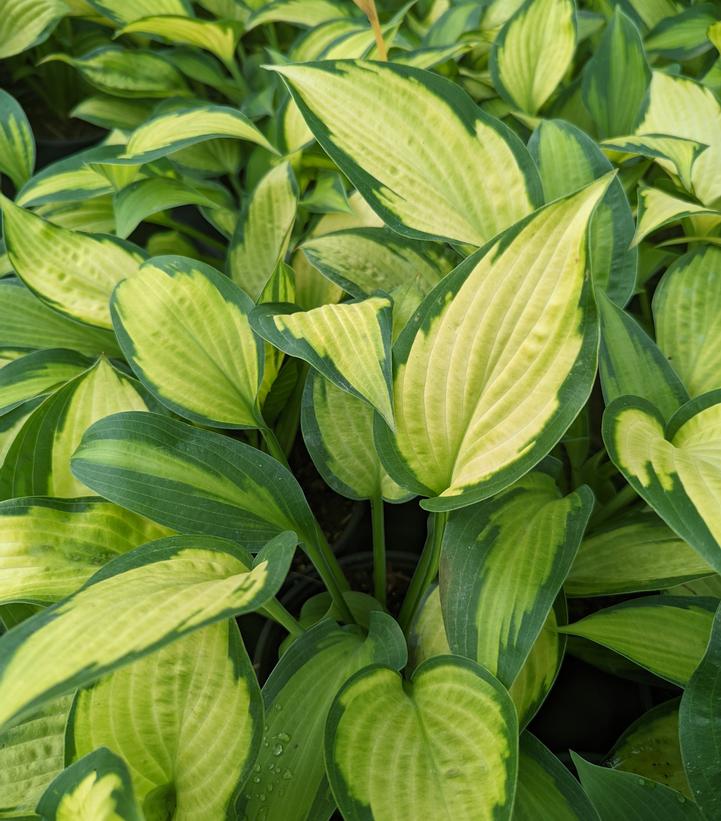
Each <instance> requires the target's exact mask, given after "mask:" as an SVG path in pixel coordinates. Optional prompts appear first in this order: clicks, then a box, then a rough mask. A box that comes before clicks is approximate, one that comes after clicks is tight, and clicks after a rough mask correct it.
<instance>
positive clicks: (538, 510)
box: [440, 473, 594, 687]
mask: <svg viewBox="0 0 721 821" xmlns="http://www.w3.org/2000/svg"><path fill="white" fill-rule="evenodd" d="M593 503H594V502H593V494H592V493H591V491H590V490H589V489H588V488H587V487H582V488H581V489H579V490H578V491H576V492H575V493H573V494H571V495H569V496H566V497H564V496H562V495H561V493H560V492H559V490H558V488H557V487H556V484H555V482H554V481H553V479H552V478H551V477H550V476H547V475H546V474H544V473H529V474H528V475H527V476H525V477H524V478H523V479H521V480H520V481H519V482H518V483H516V484H515V485H513V486H512V487H511V488H509V489H508V490H506V491H505V492H504V493H502V494H501V495H499V496H497V497H496V498H495V499H493V500H492V501H487V502H484V503H481V504H479V505H474V506H473V507H470V508H467V509H466V510H463V511H460V512H458V513H456V514H454V515H453V516H451V518H450V520H449V523H448V526H447V528H446V531H445V533H444V538H443V552H442V555H441V568H440V591H441V602H442V604H443V619H444V622H445V625H446V633H447V635H448V643H449V645H450V647H451V650H452V651H453V652H454V653H457V654H459V655H463V656H466V657H468V658H471V659H473V660H474V661H477V662H478V663H479V664H482V665H483V666H484V667H485V668H486V669H487V670H489V671H490V672H491V673H493V674H494V675H495V676H497V677H498V679H499V680H500V681H501V682H502V683H503V684H504V685H505V686H506V687H510V686H511V684H512V683H513V680H514V679H515V678H516V676H517V675H518V672H519V671H520V669H521V667H522V666H523V663H524V662H525V660H526V657H527V656H528V654H529V652H530V651H531V647H532V646H533V644H534V642H535V641H536V638H537V637H538V635H539V633H540V632H541V629H542V627H543V624H544V622H545V621H546V618H547V616H548V614H549V612H550V610H551V608H552V606H553V602H554V600H555V598H556V596H557V595H558V592H559V590H560V589H561V585H562V584H563V581H564V579H565V578H566V575H567V574H568V570H569V568H570V567H571V563H572V562H573V558H574V556H575V554H576V551H577V549H578V545H579V544H580V542H581V538H582V536H583V531H584V530H585V527H586V523H587V521H588V517H589V516H590V514H591V510H592V509H593Z"/></svg>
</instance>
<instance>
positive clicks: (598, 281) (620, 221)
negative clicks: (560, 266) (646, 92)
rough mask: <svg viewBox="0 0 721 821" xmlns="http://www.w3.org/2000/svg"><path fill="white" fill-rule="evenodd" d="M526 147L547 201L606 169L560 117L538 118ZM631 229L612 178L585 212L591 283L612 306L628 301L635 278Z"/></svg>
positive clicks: (629, 215)
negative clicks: (590, 212)
mask: <svg viewBox="0 0 721 821" xmlns="http://www.w3.org/2000/svg"><path fill="white" fill-rule="evenodd" d="M528 148H529V151H530V152H531V155H532V156H533V158H534V159H535V161H536V163H537V165H538V169H539V171H540V173H541V179H542V181H543V190H544V193H545V195H546V200H547V201H551V200H555V199H558V198H559V197H564V196H566V195H567V194H572V193H574V192H575V191H577V190H578V189H579V188H582V187H583V186H584V185H588V184H589V183H591V182H593V181H594V179H598V178H599V177H602V176H603V175H604V174H607V173H608V172H609V171H611V169H612V166H611V163H610V162H609V161H608V160H607V159H606V158H605V157H604V156H603V154H602V152H601V151H600V150H599V148H598V146H597V145H596V143H595V142H594V141H593V140H592V139H591V138H590V137H588V136H587V135H586V134H584V132H583V131H581V129H579V128H576V127H575V126H572V125H570V124H569V123H566V122H564V121H563V120H543V121H542V122H541V124H540V125H539V126H538V127H537V128H536V130H535V131H534V132H533V134H532V135H531V139H530V140H529V142H528ZM635 228H636V226H635V223H634V220H633V215H632V213H631V207H630V205H629V204H628V199H627V197H626V194H625V192H624V190H623V186H622V184H621V181H620V180H618V179H614V180H613V181H612V182H611V184H610V185H609V186H608V191H606V194H605V195H604V197H603V199H602V200H601V201H600V202H599V204H598V207H597V208H596V210H595V212H594V214H593V216H592V217H591V222H590V224H589V229H588V256H589V261H590V267H591V276H592V277H593V283H594V285H595V286H596V288H601V289H603V290H604V291H605V292H606V293H607V294H608V296H609V297H610V298H611V299H612V300H613V301H614V302H615V303H617V304H618V305H625V304H626V303H627V302H628V300H629V299H630V298H631V296H632V294H633V291H634V286H635V282H636V268H637V266H638V251H637V249H635V248H629V245H630V243H631V240H632V239H633V235H634V231H635Z"/></svg>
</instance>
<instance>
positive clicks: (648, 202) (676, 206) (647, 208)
mask: <svg viewBox="0 0 721 821" xmlns="http://www.w3.org/2000/svg"><path fill="white" fill-rule="evenodd" d="M704 153H706V152H704ZM702 156H703V155H702ZM687 218H691V219H697V220H701V221H702V222H701V225H702V233H706V231H707V230H710V229H712V228H715V227H716V226H717V225H719V224H721V212H719V211H717V210H715V209H714V208H706V207H705V206H703V205H699V203H697V202H691V201H690V200H687V199H682V198H681V197H680V196H676V195H675V194H669V193H668V192H666V191H662V190H661V189H660V188H648V187H646V186H643V187H641V188H639V190H638V217H637V225H636V233H635V235H634V238H633V243H632V244H633V246H634V247H635V246H637V245H639V244H640V243H641V240H643V239H645V238H646V237H647V236H648V235H649V234H652V233H653V232H654V231H658V230H659V229H660V228H664V227H666V226H667V225H672V224H673V223H676V222H681V221H682V220H685V219H687Z"/></svg>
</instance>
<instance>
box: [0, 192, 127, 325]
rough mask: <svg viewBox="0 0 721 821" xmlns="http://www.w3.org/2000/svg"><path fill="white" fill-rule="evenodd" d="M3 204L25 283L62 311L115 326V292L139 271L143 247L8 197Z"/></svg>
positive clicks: (17, 267)
mask: <svg viewBox="0 0 721 821" xmlns="http://www.w3.org/2000/svg"><path fill="white" fill-rule="evenodd" d="M0 205H2V212H3V229H4V232H5V242H6V244H7V249H8V254H9V256H10V262H11V263H12V265H13V268H15V270H16V271H17V273H18V275H19V276H20V277H21V278H22V280H23V281H24V282H25V284H26V285H27V286H28V287H29V288H31V289H32V290H33V291H34V292H35V293H37V294H38V295H39V296H40V297H41V298H42V299H43V300H44V301H45V302H47V303H48V304H49V305H50V306H51V307H52V308H55V309H56V310H58V311H60V312H61V313H64V314H67V315H68V316H70V317H72V318H73V319H77V320H80V321H82V322H87V323H88V324H89V325H95V326H96V327H99V328H111V327H112V324H111V322H110V307H109V304H108V303H109V300H110V294H111V293H112V290H113V288H114V286H115V285H116V284H117V283H118V282H119V281H120V280H121V279H124V278H125V277H126V276H129V275H130V274H133V273H135V272H136V271H137V270H138V266H139V264H140V262H141V261H142V258H143V257H142V252H141V250H140V249H139V248H135V247H134V246H129V245H126V244H123V243H122V242H121V241H120V240H117V239H116V238H115V237H109V236H93V235H89V234H81V233H78V232H76V231H69V230H67V229H66V228H60V227H58V226H56V225H53V224H52V223H50V222H47V221H46V220H44V219H42V217H38V216H36V215H35V214H33V213H31V212H30V211H26V210H24V209H23V208H18V206H16V205H14V204H13V203H12V202H10V200H8V199H5V198H4V197H1V198H0Z"/></svg>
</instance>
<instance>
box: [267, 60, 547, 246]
mask: <svg viewBox="0 0 721 821" xmlns="http://www.w3.org/2000/svg"><path fill="white" fill-rule="evenodd" d="M274 70H275V71H278V72H279V73H280V74H281V75H282V76H283V78H284V79H285V81H286V82H287V83H288V87H289V88H290V90H291V93H292V94H293V98H294V100H295V101H296V103H297V104H298V106H299V107H300V110H301V111H302V113H303V116H304V117H305V120H306V122H307V123H308V126H309V127H310V129H311V131H312V132H313V134H314V136H315V138H316V139H317V140H318V142H319V143H320V145H321V146H322V147H323V149H324V150H325V151H326V152H327V153H328V154H329V155H330V157H331V159H333V161H334V162H335V163H336V164H337V165H338V167H339V168H340V169H341V171H343V173H344V174H345V175H346V176H347V177H348V178H349V179H350V181H351V182H352V183H353V185H354V186H355V187H356V188H357V189H358V191H359V192H360V193H361V195H362V196H363V197H364V198H365V199H366V200H367V201H368V203H369V204H370V206H371V207H372V208H373V210H374V211H375V212H376V213H377V214H378V215H379V216H380V217H381V219H383V220H384V222H385V223H386V224H387V225H388V226H389V227H390V228H392V229H393V230H395V231H398V232H399V233H401V234H405V235H406V236H409V237H416V238H421V239H427V238H431V239H450V240H456V241H460V242H468V243H472V244H475V245H482V244H483V243H484V242H487V241H488V240H489V239H490V238H491V237H494V236H495V235H496V234H498V233H499V231H502V230H503V229H505V228H507V227H508V226H509V225H512V224H513V223H515V222H517V221H518V220H519V219H521V218H522V217H524V216H525V215H526V214H528V213H530V212H531V211H532V210H533V209H534V207H536V206H537V205H538V204H539V203H540V201H541V192H540V184H539V181H538V175H537V172H536V169H535V166H534V165H533V161H532V160H531V158H530V157H529V155H528V152H527V150H526V149H525V147H524V146H523V145H522V144H521V142H520V140H518V138H516V137H515V135H514V134H512V133H511V132H510V130H509V129H508V128H507V127H506V126H505V125H503V124H502V123H501V122H500V121H498V120H496V119H495V118H493V117H491V116H489V115H487V114H485V113H484V112H483V111H482V110H481V109H479V108H478V107H477V106H476V105H475V104H474V103H473V102H472V101H471V99H470V98H469V97H468V96H467V95H466V94H465V93H464V92H463V91H462V90H461V89H460V88H459V87H458V86H457V85H455V84H453V83H450V82H449V81H448V80H445V79H443V78H441V77H439V76H437V75H434V74H432V73H430V72H426V71H421V70H419V69H414V68H410V67H407V66H399V65H393V64H391V63H372V62H361V61H353V60H340V61H326V62H321V63H306V64H303V65H287V66H282V67H280V66H275V67H274ZM461 157H462V158H463V161H462V162H460V161H459V158H461Z"/></svg>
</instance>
